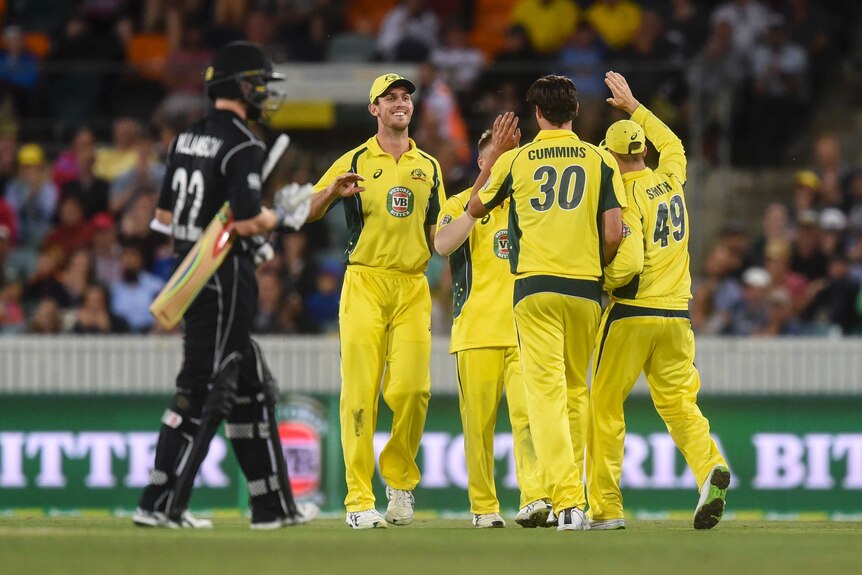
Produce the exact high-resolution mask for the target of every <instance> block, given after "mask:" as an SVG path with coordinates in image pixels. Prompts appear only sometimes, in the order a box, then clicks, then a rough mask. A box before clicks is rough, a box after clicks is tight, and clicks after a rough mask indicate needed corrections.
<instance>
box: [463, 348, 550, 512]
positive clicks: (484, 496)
mask: <svg viewBox="0 0 862 575" xmlns="http://www.w3.org/2000/svg"><path fill="white" fill-rule="evenodd" d="M456 357H457V364H458V398H459V399H460V402H459V403H460V406H461V424H462V426H463V428H464V453H465V456H466V460H467V477H468V483H467V494H468V496H469V498H470V511H471V512H472V513H475V514H477V515H478V514H484V513H499V512H500V501H499V500H498V499H497V488H496V485H495V483H494V428H495V426H496V423H497V408H498V407H499V406H500V397H501V395H502V392H503V386H505V388H506V401H507V403H508V405H509V421H510V422H511V424H512V439H513V442H514V451H515V475H516V476H517V478H518V487H519V488H520V490H521V507H523V506H524V505H526V504H527V503H530V502H533V501H536V500H537V499H544V498H546V497H547V494H546V493H545V490H544V488H543V487H542V481H541V477H540V475H539V473H538V465H537V463H536V452H535V450H534V449H533V439H532V436H531V435H530V421H529V416H528V415H527V397H526V392H525V389H524V379H523V377H522V376H521V356H520V354H519V353H518V348H517V347H486V348H477V349H468V350H464V351H459V352H458V353H457V356H456Z"/></svg>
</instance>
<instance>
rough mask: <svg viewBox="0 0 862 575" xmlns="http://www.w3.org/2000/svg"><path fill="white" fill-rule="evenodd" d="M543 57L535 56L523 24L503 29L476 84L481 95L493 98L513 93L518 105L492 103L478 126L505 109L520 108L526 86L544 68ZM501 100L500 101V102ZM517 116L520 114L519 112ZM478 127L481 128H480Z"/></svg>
mask: <svg viewBox="0 0 862 575" xmlns="http://www.w3.org/2000/svg"><path fill="white" fill-rule="evenodd" d="M543 63H544V62H543V61H539V60H537V55H536V53H535V52H534V51H533V47H532V46H531V45H530V38H529V36H527V31H526V30H524V27H523V26H518V25H515V26H510V27H509V28H507V29H506V35H505V38H504V42H503V47H502V48H501V49H500V51H499V52H498V53H497V57H496V58H495V59H494V62H493V63H492V64H491V66H489V67H488V68H487V69H486V70H485V72H484V73H483V74H482V79H481V81H480V82H479V84H480V85H481V86H482V88H483V89H484V90H485V96H488V97H490V98H492V99H497V100H509V101H511V98H510V96H511V95H514V96H515V97H514V100H515V101H517V102H518V105H517V106H515V107H514V108H506V107H494V109H493V111H492V112H491V114H490V122H489V121H487V120H488V118H485V119H483V121H482V123H481V124H479V125H480V126H488V125H490V123H491V122H493V118H494V117H495V116H496V115H497V114H501V113H503V112H505V111H507V110H515V111H516V112H518V111H520V108H521V107H522V105H521V102H522V101H523V100H524V94H526V93H527V88H529V87H530V84H532V83H533V81H534V80H535V79H536V76H537V75H539V74H541V73H543V72H544V66H543ZM501 104H502V102H501ZM521 117H524V116H523V114H521ZM480 131H481V130H480Z"/></svg>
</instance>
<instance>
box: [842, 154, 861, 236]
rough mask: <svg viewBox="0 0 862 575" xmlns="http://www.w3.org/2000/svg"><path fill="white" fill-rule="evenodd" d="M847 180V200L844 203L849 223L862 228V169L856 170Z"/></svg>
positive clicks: (851, 225)
mask: <svg viewBox="0 0 862 575" xmlns="http://www.w3.org/2000/svg"><path fill="white" fill-rule="evenodd" d="M847 181H848V182H849V183H848V185H847V201H846V202H845V204H844V205H845V206H846V208H845V209H846V211H847V218H848V221H849V225H850V227H852V228H854V229H856V230H862V169H857V170H854V171H853V172H852V173H851V175H850V176H848V178H847Z"/></svg>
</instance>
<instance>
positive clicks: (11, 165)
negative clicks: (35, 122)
mask: <svg viewBox="0 0 862 575" xmlns="http://www.w3.org/2000/svg"><path fill="white" fill-rule="evenodd" d="M0 104H2V102H0ZM17 157H18V128H17V125H16V124H15V121H14V120H12V119H6V120H4V119H3V118H0V198H2V197H3V196H4V195H5V193H6V187H7V186H8V185H9V182H11V181H12V180H13V179H15V168H16V165H15V162H16V160H17Z"/></svg>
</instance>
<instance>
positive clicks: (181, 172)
mask: <svg viewBox="0 0 862 575" xmlns="http://www.w3.org/2000/svg"><path fill="white" fill-rule="evenodd" d="M265 157H266V146H265V145H264V143H263V142H262V141H260V140H259V139H258V138H257V136H255V135H254V133H253V132H252V131H251V130H250V129H249V128H248V126H247V125H246V123H245V122H244V121H243V120H242V119H241V118H240V117H239V116H237V115H236V114H235V113H233V112H230V111H227V110H215V111H213V112H212V113H210V114H209V115H207V116H206V117H205V118H203V119H202V120H200V121H198V122H195V123H194V124H192V125H191V126H189V127H188V128H186V129H185V130H183V131H182V132H180V134H179V135H178V136H177V137H176V138H175V139H174V141H173V142H172V143H171V146H170V149H169V150H168V158H167V166H166V168H167V169H166V171H165V179H164V181H163V182H162V189H161V193H160V194H159V208H160V209H163V210H168V211H170V212H171V213H172V214H173V219H172V224H173V225H172V228H173V231H172V235H173V237H174V250H175V251H176V252H177V253H184V252H186V251H188V250H189V249H190V248H191V246H192V245H194V243H195V242H196V241H197V240H198V238H200V237H201V234H202V233H203V230H204V229H205V228H206V227H207V225H209V223H210V222H211V221H212V219H213V218H214V217H215V215H216V213H218V211H219V209H221V207H222V205H223V204H224V203H225V202H230V207H231V210H232V211H233V216H234V219H236V220H246V219H249V218H253V217H255V216H256V215H257V214H259V213H260V199H261V169H262V167H263V163H264V160H265ZM241 244H242V242H237V246H240V245H241ZM235 249H236V248H235Z"/></svg>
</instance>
